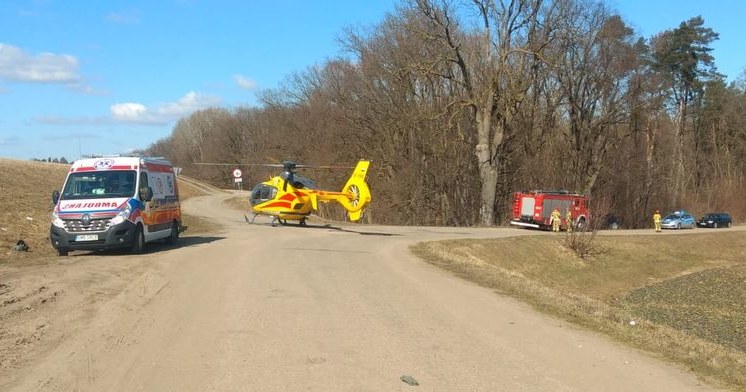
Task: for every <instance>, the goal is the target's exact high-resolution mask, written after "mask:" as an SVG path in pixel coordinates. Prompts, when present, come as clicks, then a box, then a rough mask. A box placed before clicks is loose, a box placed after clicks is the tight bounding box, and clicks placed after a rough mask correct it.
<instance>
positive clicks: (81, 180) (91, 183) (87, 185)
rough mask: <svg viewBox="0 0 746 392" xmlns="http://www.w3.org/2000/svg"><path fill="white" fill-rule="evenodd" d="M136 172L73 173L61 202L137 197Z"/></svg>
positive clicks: (63, 192) (63, 191) (68, 179)
mask: <svg viewBox="0 0 746 392" xmlns="http://www.w3.org/2000/svg"><path fill="white" fill-rule="evenodd" d="M135 178H136V176H135V171H134V170H99V171H94V172H80V173H71V174H70V175H69V176H68V177H67V182H65V188H64V189H63V190H62V195H60V200H76V199H106V198H112V197H132V196H134V195H135Z"/></svg>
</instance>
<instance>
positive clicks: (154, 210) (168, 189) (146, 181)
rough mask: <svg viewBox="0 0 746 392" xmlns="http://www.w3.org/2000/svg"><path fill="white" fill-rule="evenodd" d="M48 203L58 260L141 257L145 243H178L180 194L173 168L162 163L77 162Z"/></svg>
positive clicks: (144, 159)
mask: <svg viewBox="0 0 746 392" xmlns="http://www.w3.org/2000/svg"><path fill="white" fill-rule="evenodd" d="M52 201H53V202H54V204H55V207H54V211H53V212H52V226H51V228H50V234H49V235H50V240H51V241H52V246H54V248H55V249H57V253H58V254H59V255H60V256H67V254H68V252H70V251H72V250H103V249H113V248H128V249H129V250H130V251H131V252H132V253H140V252H142V250H143V246H144V245H145V243H147V242H151V241H156V240H161V239H162V240H165V241H166V242H168V243H175V242H176V241H177V240H178V239H179V233H180V231H181V208H180V205H179V190H178V188H177V186H176V175H175V174H174V168H173V165H171V162H169V161H167V160H166V159H164V158H150V157H132V156H113V157H98V158H86V159H80V160H77V161H75V162H74V163H73V164H72V167H71V168H70V172H69V173H68V175H67V178H66V179H65V184H64V186H63V187H62V192H59V191H54V192H53V193H52Z"/></svg>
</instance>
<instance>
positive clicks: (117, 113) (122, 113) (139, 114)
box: [111, 103, 148, 121]
mask: <svg viewBox="0 0 746 392" xmlns="http://www.w3.org/2000/svg"><path fill="white" fill-rule="evenodd" d="M147 114H148V109H147V108H146V107H145V105H143V104H139V103H117V104H114V105H111V115H112V116H113V117H114V119H116V120H122V121H136V120H138V119H142V118H143V117H144V116H145V115H147Z"/></svg>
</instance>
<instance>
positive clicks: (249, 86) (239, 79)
mask: <svg viewBox="0 0 746 392" xmlns="http://www.w3.org/2000/svg"><path fill="white" fill-rule="evenodd" d="M233 80H235V81H236V84H238V87H241V88H242V89H244V90H253V89H255V88H256V82H255V81H253V80H252V79H249V78H247V77H245V76H243V75H240V74H239V75H233Z"/></svg>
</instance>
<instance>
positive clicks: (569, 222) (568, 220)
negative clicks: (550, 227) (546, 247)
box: [565, 208, 573, 233]
mask: <svg viewBox="0 0 746 392" xmlns="http://www.w3.org/2000/svg"><path fill="white" fill-rule="evenodd" d="M572 223H573V222H572V211H570V209H569V208H568V209H567V214H565V224H567V232H568V233H571V232H572V226H573V224H572Z"/></svg>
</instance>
